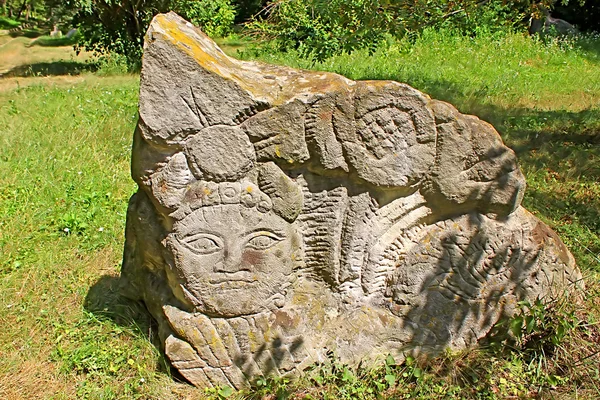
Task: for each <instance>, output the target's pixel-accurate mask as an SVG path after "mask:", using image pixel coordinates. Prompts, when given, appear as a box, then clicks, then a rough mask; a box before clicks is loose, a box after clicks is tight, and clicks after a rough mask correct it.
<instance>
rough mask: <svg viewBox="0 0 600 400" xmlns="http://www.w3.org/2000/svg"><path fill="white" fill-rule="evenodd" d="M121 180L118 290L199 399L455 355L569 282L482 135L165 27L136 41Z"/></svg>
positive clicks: (520, 184)
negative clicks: (274, 381) (275, 377)
mask: <svg viewBox="0 0 600 400" xmlns="http://www.w3.org/2000/svg"><path fill="white" fill-rule="evenodd" d="M132 175H133V178H134V179H135V181H136V182H137V183H138V185H139V191H138V193H136V194H135V195H134V196H133V197H132V199H131V201H130V204H129V211H128V217H127V231H126V244H125V254H124V262H123V270H122V278H123V282H124V290H126V291H127V293H128V294H129V296H131V297H132V298H135V299H138V300H142V301H144V302H145V304H146V305H147V307H148V309H149V310H150V311H151V313H152V314H153V316H154V317H155V318H156V320H157V321H158V325H159V334H160V337H161V340H162V343H163V344H164V351H165V353H166V355H167V357H168V358H169V360H171V362H172V364H173V365H174V366H175V367H176V368H177V369H178V370H179V371H180V372H181V374H182V375H183V376H184V377H186V378H187V379H188V380H189V381H190V382H192V383H193V384H196V385H199V386H211V385H231V386H233V387H236V388H239V387H243V386H244V385H246V384H247V382H248V380H251V379H253V378H256V377H257V376H259V375H265V374H287V373H296V372H298V371H301V370H302V369H303V368H305V367H306V366H307V365H309V364H312V363H314V362H317V361H321V360H324V359H325V358H326V354H327V352H328V351H333V352H334V353H335V354H336V356H337V357H338V358H339V359H341V360H342V361H344V362H349V363H356V362H358V361H359V360H363V359H371V360H373V359H375V358H377V357H384V356H385V355H387V354H388V353H392V354H393V355H394V357H396V359H398V360H401V359H402V357H404V356H405V355H406V354H414V353H420V352H426V353H435V352H437V351H440V350H442V349H444V348H450V349H462V348H465V347H468V346H473V345H475V344H476V343H477V341H478V340H479V339H481V338H482V337H484V336H485V335H486V334H487V333H488V332H489V330H490V328H491V327H492V325H493V324H494V323H495V322H496V321H498V319H500V318H502V317H503V316H507V315H510V314H511V313H513V312H514V309H515V307H516V305H517V303H518V302H519V301H521V300H533V299H536V298H545V297H547V296H550V295H553V294H555V293H560V292H561V291H564V290H568V289H569V287H570V286H571V285H573V284H576V283H577V282H578V281H580V279H581V276H580V273H579V271H578V270H577V268H576V267H575V265H574V261H573V258H572V256H571V254H570V253H569V251H568V250H567V249H566V248H565V246H564V245H563V244H562V243H561V241H560V239H559V238H558V237H557V236H556V234H554V233H553V232H552V231H551V230H549V229H548V228H547V227H546V226H545V225H544V224H543V223H542V222H540V221H539V220H537V219H536V218H535V217H534V216H532V215H531V214H529V213H528V212H527V211H526V210H524V209H523V208H522V207H521V206H520V202H521V199H522V196H523V191H524V188H525V181H524V178H523V175H522V174H521V171H520V170H519V168H518V166H517V163H516V158H515V155H514V153H513V152H512V151H511V150H510V149H509V148H507V147H506V146H505V145H504V144H503V143H502V140H501V138H500V136H499V135H498V134H497V133H496V131H495V130H494V129H493V127H492V126H490V125H489V124H487V123H485V122H483V121H480V120H479V119H477V118H476V117H473V116H467V115H462V114H460V113H459V112H458V111H457V110H456V109H455V108H454V107H452V106H451V105H449V104H446V103H443V102H440V101H436V100H432V99H430V98H429V97H428V96H427V95H425V94H423V93H420V92H418V91H417V90H415V89H413V88H411V87H409V86H407V85H404V84H400V83H396V82H376V81H365V82H353V81H350V80H348V79H345V78H343V77H341V76H339V75H335V74H330V73H320V72H309V71H299V70H294V69H290V68H286V67H279V66H272V65H265V64H260V63H255V62H243V61H237V60H233V59H231V58H229V57H227V56H226V55H225V54H224V53H223V52H222V51H221V50H220V49H219V48H218V47H217V46H216V45H215V44H214V43H213V42H212V41H211V40H210V39H208V38H207V37H206V36H205V35H204V34H202V33H201V32H200V31H199V30H197V29H196V28H194V27H193V26H191V25H190V24H188V23H186V22H185V21H183V20H182V19H181V18H179V17H178V16H177V15H175V14H172V13H171V14H166V15H159V16H157V17H156V18H155V19H154V21H153V22H152V24H151V26H150V29H149V31H148V34H147V37H146V45H145V53H144V59H143V70H142V81H141V89H140V119H139V124H138V128H137V129H136V132H135V136H134V148H133V159H132Z"/></svg>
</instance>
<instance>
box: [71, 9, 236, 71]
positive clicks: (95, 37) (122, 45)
mask: <svg viewBox="0 0 600 400" xmlns="http://www.w3.org/2000/svg"><path fill="white" fill-rule="evenodd" d="M68 1H71V3H70V6H71V7H73V8H76V9H77V12H76V14H75V16H74V17H73V22H74V24H75V25H76V27H77V28H78V29H79V32H80V33H81V37H80V40H79V42H78V49H85V50H88V51H94V52H96V53H97V54H106V53H116V54H120V55H123V56H125V58H126V60H127V65H128V67H129V69H130V70H138V69H139V68H140V62H141V58H142V47H143V45H144V35H145V34H146V30H147V29H148V25H149V24H150V21H151V20H152V18H153V17H154V16H155V15H156V14H158V13H162V12H168V11H171V10H172V11H175V12H177V13H179V14H180V15H182V16H183V17H184V18H187V19H188V20H191V22H193V23H195V24H198V25H200V27H201V28H202V29H204V30H205V31H206V32H207V33H208V34H209V35H216V36H220V35H226V34H228V33H229V32H231V29H232V26H233V21H234V18H235V8H234V7H233V5H232V2H231V0H167V1H164V0H136V1H133V0H68Z"/></svg>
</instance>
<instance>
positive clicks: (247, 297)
mask: <svg viewBox="0 0 600 400" xmlns="http://www.w3.org/2000/svg"><path fill="white" fill-rule="evenodd" d="M299 243H300V240H299V236H298V234H297V233H296V230H295V229H294V227H293V225H292V224H290V223H288V222H286V221H285V220H284V219H283V218H281V217H279V216H277V215H276V214H274V213H273V212H271V211H269V212H265V213H263V212H260V211H259V210H257V209H256V208H254V207H253V208H246V207H244V206H243V205H241V204H222V205H217V206H211V207H201V208H199V209H197V210H196V211H194V212H193V213H191V214H190V215H188V216H187V217H185V218H184V219H183V220H181V221H179V222H177V223H176V224H175V225H174V227H173V232H172V233H171V234H169V235H168V236H167V239H166V246H167V249H168V250H170V252H171V253H172V255H173V264H174V265H172V266H170V270H169V271H167V275H168V278H169V283H170V286H171V288H172V290H173V292H174V293H175V295H176V296H177V297H178V298H179V299H180V300H182V301H184V302H185V303H187V304H191V305H192V306H193V309H194V311H197V312H202V313H204V314H207V315H211V316H223V317H232V316H240V315H247V314H253V313H257V312H259V311H262V310H265V309H267V308H272V307H273V305H275V306H280V305H281V304H279V303H282V302H283V299H284V295H283V292H284V291H285V288H286V287H287V286H289V283H291V281H292V280H293V266H294V256H295V252H296V249H297V248H298V246H299Z"/></svg>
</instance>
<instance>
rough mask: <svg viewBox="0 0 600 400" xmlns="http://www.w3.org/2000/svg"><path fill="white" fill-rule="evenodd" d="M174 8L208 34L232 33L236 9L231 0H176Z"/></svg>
mask: <svg viewBox="0 0 600 400" xmlns="http://www.w3.org/2000/svg"><path fill="white" fill-rule="evenodd" d="M174 10H176V11H177V12H178V13H179V14H180V15H181V16H182V17H183V18H185V19H187V20H188V21H190V22H191V23H192V24H194V25H196V26H199V27H200V28H201V29H202V30H203V31H204V33H206V34H207V35H208V36H211V37H215V36H216V37H224V36H227V35H229V34H231V33H232V30H233V22H234V20H235V11H236V10H235V8H234V6H233V5H232V3H231V0H204V1H198V0H177V1H176V2H175V8H174Z"/></svg>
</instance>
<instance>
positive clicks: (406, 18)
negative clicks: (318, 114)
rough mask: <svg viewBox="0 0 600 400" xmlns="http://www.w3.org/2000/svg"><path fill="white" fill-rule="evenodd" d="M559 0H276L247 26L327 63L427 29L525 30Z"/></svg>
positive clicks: (279, 44)
mask: <svg viewBox="0 0 600 400" xmlns="http://www.w3.org/2000/svg"><path fill="white" fill-rule="evenodd" d="M555 1H556V0H483V1H473V0H455V1H447V0H373V1H368V0H331V1H327V0H276V1H272V2H271V3H269V4H268V6H267V7H266V9H265V12H264V14H265V16H264V18H263V17H261V18H260V19H255V20H254V21H253V22H251V23H250V24H249V25H248V26H249V28H250V30H251V31H252V32H253V33H254V35H255V36H257V37H259V38H260V39H262V40H266V41H271V42H272V43H274V44H275V46H276V47H277V48H278V49H279V50H284V51H285V50H290V49H295V50H298V51H299V52H300V54H301V55H302V56H305V57H311V58H314V59H316V60H317V61H322V60H324V59H326V58H328V57H330V56H332V55H334V54H339V53H350V52H352V51H354V50H357V49H361V48H368V49H372V50H374V49H375V48H376V47H377V45H378V44H379V43H380V42H381V41H382V39H383V38H385V37H386V35H391V36H393V37H396V38H400V37H403V36H405V35H409V36H414V35H418V34H419V33H420V32H422V31H423V30H424V29H426V28H444V29H448V28H450V29H451V30H454V31H457V32H459V33H462V34H468V35H476V34H479V33H484V34H489V33H494V32H497V31H505V30H507V29H514V28H515V27H517V28H520V29H521V28H522V29H523V30H525V28H526V27H527V25H528V23H529V18H530V17H531V16H533V15H537V14H540V13H541V9H542V7H549V6H551V5H552V4H553V3H554V2H555Z"/></svg>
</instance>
